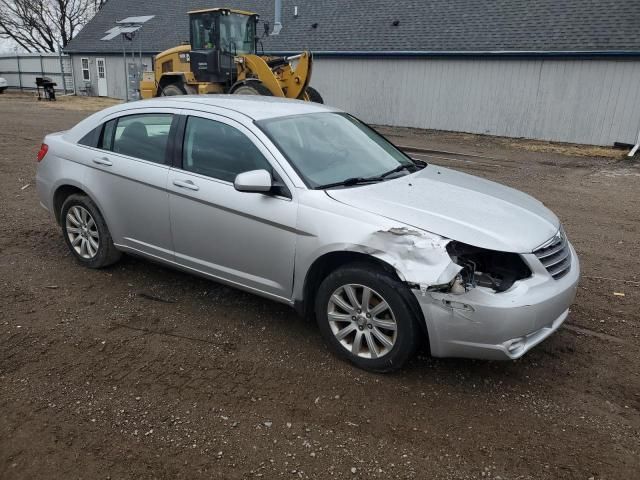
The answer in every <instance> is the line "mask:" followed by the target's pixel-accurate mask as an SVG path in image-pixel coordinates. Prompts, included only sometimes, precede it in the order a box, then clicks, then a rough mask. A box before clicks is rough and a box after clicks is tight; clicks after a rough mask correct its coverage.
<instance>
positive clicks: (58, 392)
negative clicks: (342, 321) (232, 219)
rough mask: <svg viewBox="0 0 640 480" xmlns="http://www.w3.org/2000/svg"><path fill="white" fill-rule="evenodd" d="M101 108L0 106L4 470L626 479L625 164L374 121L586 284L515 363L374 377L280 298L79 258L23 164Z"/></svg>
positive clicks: (634, 239) (631, 198)
mask: <svg viewBox="0 0 640 480" xmlns="http://www.w3.org/2000/svg"><path fill="white" fill-rule="evenodd" d="M74 105H75V106H74ZM92 108H94V109H95V108H100V105H93V106H92V105H90V104H87V103H86V102H83V101H82V99H77V100H75V101H71V100H65V101H64V105H63V104H62V102H61V103H59V104H44V103H38V102H35V101H34V100H33V99H32V98H31V97H29V96H25V97H19V96H16V95H4V96H2V97H0V119H1V121H0V287H1V288H0V412H1V414H0V478H2V479H18V478H21V479H53V478H60V479H75V478H84V479H109V478H111V479H118V478H136V479H144V478H185V479H198V478H224V479H240V478H254V477H262V478H314V479H315V478H334V477H335V478H384V479H387V478H416V479H420V478H430V479H431V478H443V479H447V478H450V479H465V478H494V479H498V478H502V479H565V478H566V479H583V480H587V479H590V478H593V479H632V478H638V472H639V471H640V373H639V372H640V308H639V305H640V213H639V212H640V166H639V165H638V163H637V162H635V163H634V162H631V161H628V160H625V159H622V158H615V154H611V155H610V154H606V156H601V157H589V156H585V154H584V149H582V150H581V148H580V147H571V148H574V149H577V150H578V151H576V150H571V149H569V150H566V149H565V150H563V148H564V147H562V146H551V147H553V148H547V149H544V148H543V149H542V151H535V150H536V148H533V149H532V148H527V145H538V143H539V144H541V145H542V142H538V143H536V142H533V143H526V142H518V141H515V140H512V139H491V138H486V137H479V136H473V135H462V134H447V133H435V132H424V131H418V130H410V129H389V128H381V130H382V131H383V132H384V133H386V134H387V135H390V136H392V138H393V139H394V141H396V142H397V143H398V144H402V145H414V146H422V147H426V148H431V149H438V150H446V151H453V152H466V153H468V154H472V155H481V156H479V157H464V158H450V157H447V156H442V158H440V159H438V158H431V159H430V160H432V161H433V162H434V163H438V164H442V165H446V166H451V167H453V168H456V169H460V170H463V171H466V172H469V173H472V174H476V175H480V176H483V177H486V178H490V179H492V180H497V181H499V182H502V183H505V184H507V185H510V186H513V187H516V188H519V189H521V190H524V191H526V192H528V193H530V194H532V195H534V196H536V197H537V198H539V199H540V200H542V201H544V202H545V204H546V205H548V206H549V207H550V208H551V209H553V210H554V211H555V212H556V213H557V214H558V215H559V216H560V217H561V219H562V222H563V223H564V225H565V228H566V230H567V232H568V235H569V238H570V239H571V241H572V242H573V243H574V245H575V247H576V249H577V251H578V254H579V256H580V259H581V262H582V271H583V279H582V281H581V286H580V288H579V294H578V298H577V300H576V303H575V305H574V307H573V308H572V311H571V314H570V316H569V319H568V321H567V323H566V325H565V326H564V327H563V328H562V329H561V330H560V331H558V332H557V333H556V334H555V335H553V336H552V337H551V338H549V339H548V340H547V341H545V342H544V343H542V344H541V345H539V346H538V347H536V348H535V349H534V350H533V351H531V352H529V354H527V355H526V356H525V357H524V358H522V359H520V360H518V361H515V362H485V361H472V360H457V359H447V360H437V359H432V358H429V357H428V356H427V355H426V354H421V355H419V356H418V357H417V358H415V359H414V360H413V361H412V362H411V363H410V364H409V365H408V366H407V368H405V369H404V370H402V371H401V372H399V373H396V374H392V375H373V374H368V373H365V372H362V371H359V370H356V369H354V368H353V367H351V366H350V365H348V364H346V363H343V362H341V361H339V360H337V359H336V358H335V357H334V356H333V355H332V354H331V353H329V352H328V350H327V349H326V348H325V346H324V344H323V342H322V340H321V338H320V335H319V332H318V329H317V327H316V326H315V325H314V324H312V323H310V322H308V321H305V320H303V319H301V318H299V317H298V316H296V314H295V313H294V312H293V310H290V309H289V308H287V307H285V306H282V305H279V304H276V303H273V302H270V301H268V300H264V299H262V298H259V297H256V296H253V295H250V294H246V293H243V292H240V291H237V290H234V289H231V288H228V287H225V286H221V285H218V284H216V283H213V282H210V281H206V280H203V279H199V278H196V277H192V276H189V275H186V274H183V273H179V272H176V271H172V270H169V269H166V268H163V267H161V266H158V265H155V264H152V263H149V262H147V261H143V260H139V259H135V258H132V257H125V258H124V259H123V260H122V261H121V262H120V263H119V264H117V265H115V266H113V267H112V268H109V269H106V270H100V271H92V270H88V269H84V268H82V267H80V266H79V265H77V264H76V263H75V262H74V260H73V258H72V257H71V256H70V254H69V253H68V252H67V249H66V246H65V244H64V243H63V240H62V237H61V233H60V229H59V228H58V227H57V226H56V225H55V224H54V222H53V220H52V219H51V218H50V217H49V215H48V214H47V213H46V212H45V211H44V210H43V209H42V208H41V207H40V206H39V204H38V200H37V199H36V192H35V188H34V173H35V169H36V161H35V156H36V152H37V150H38V147H39V145H40V142H41V140H42V137H43V136H44V135H45V134H46V133H49V132H52V131H56V130H62V129H66V128H69V127H71V126H72V125H73V124H75V123H76V122H78V121H79V120H81V119H82V118H84V117H85V116H87V115H88V114H89V111H90V110H91V109H92ZM567 148H568V147H567ZM558 152H562V153H558ZM567 152H569V153H574V154H576V155H578V156H570V155H566V153H567ZM620 294H624V296H622V295H620Z"/></svg>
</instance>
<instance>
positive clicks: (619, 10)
mask: <svg viewBox="0 0 640 480" xmlns="http://www.w3.org/2000/svg"><path fill="white" fill-rule="evenodd" d="M282 4H283V12H282V19H283V29H282V31H281V33H280V35H277V36H269V37H268V38H265V39H264V42H263V43H264V48H265V50H266V51H271V52H284V51H299V50H303V49H310V50H312V51H314V52H316V53H317V52H435V53H437V52H441V53H445V52H458V53H465V52H549V51H550V52H622V53H624V52H640V29H639V28H638V24H639V23H640V0H625V1H620V0H562V1H559V0H510V1H507V0H493V1H479V0H424V1H421V0H386V1H385V0H349V1H346V0H344V1H343V0H282ZM294 6H297V7H298V16H297V17H294ZM211 7H229V8H237V9H241V10H250V11H254V12H256V13H258V14H260V16H261V18H262V19H264V20H267V21H269V22H270V23H271V24H273V9H274V1H273V0H262V1H261V0H228V3H224V0H221V1H219V2H216V3H214V2H212V1H209V2H207V1H205V0H195V1H194V0H155V1H146V2H132V1H130V0H109V1H108V2H107V4H106V5H105V6H104V7H103V9H102V10H101V11H100V12H99V13H98V14H97V15H96V16H95V17H94V18H93V20H91V21H90V22H89V23H88V24H87V25H86V26H85V27H84V29H83V30H82V31H81V32H80V33H79V34H78V35H77V36H76V37H75V38H74V39H73V40H72V41H71V43H70V44H69V45H68V46H67V48H66V51H67V52H96V53H97V52H105V53H106V52H118V51H120V49H121V48H122V44H121V40H119V39H116V40H114V41H112V42H102V41H100V38H102V37H103V36H104V32H106V31H107V30H108V29H110V28H111V27H113V26H114V24H115V22H116V20H121V19H123V18H125V17H129V16H138V15H155V18H153V19H152V20H151V21H150V22H148V23H147V24H145V26H144V27H143V28H142V30H141V32H142V33H141V37H140V38H139V39H138V40H136V42H135V45H136V49H138V48H140V46H141V47H142V50H143V51H144V52H153V53H156V52H160V51H162V50H165V49H167V48H170V47H172V46H175V45H178V44H180V43H182V42H188V40H189V26H188V21H187V11H189V10H195V9H199V8H211ZM394 22H397V26H394V25H393V24H394ZM314 25H315V28H314ZM259 31H260V32H261V31H262V30H261V29H260V30H259ZM139 41H140V42H141V45H140V44H139Z"/></svg>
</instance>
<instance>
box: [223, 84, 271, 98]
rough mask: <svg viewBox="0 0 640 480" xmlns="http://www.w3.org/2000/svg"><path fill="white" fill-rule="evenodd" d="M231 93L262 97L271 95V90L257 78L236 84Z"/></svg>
mask: <svg viewBox="0 0 640 480" xmlns="http://www.w3.org/2000/svg"><path fill="white" fill-rule="evenodd" d="M232 93H233V94H234V95H262V96H263V97H273V93H271V90H269V89H268V88H267V87H265V86H264V83H262V82H260V81H258V80H250V81H248V82H245V83H243V84H241V85H239V86H237V87H236V88H235V89H234V90H233V92H232Z"/></svg>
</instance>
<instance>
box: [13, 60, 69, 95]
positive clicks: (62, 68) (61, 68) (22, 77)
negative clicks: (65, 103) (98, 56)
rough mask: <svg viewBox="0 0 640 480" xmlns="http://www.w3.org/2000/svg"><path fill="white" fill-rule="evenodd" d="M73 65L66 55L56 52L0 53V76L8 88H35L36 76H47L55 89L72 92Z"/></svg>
mask: <svg viewBox="0 0 640 480" xmlns="http://www.w3.org/2000/svg"><path fill="white" fill-rule="evenodd" d="M72 69H73V66H72V63H71V59H70V58H69V56H68V55H59V54H57V53H20V54H9V55H0V77H3V78H4V79H6V80H7V83H8V84H9V88H17V89H20V90H35V88H36V77H49V78H50V79H51V80H52V81H54V82H55V83H57V84H58V85H57V86H56V90H60V91H62V92H64V93H67V92H74V91H75V85H74V80H73V70H72Z"/></svg>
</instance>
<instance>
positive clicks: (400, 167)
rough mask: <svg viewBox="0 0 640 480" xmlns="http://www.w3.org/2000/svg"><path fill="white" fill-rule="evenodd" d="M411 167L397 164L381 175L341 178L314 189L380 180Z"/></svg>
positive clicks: (348, 185)
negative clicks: (338, 180)
mask: <svg viewBox="0 0 640 480" xmlns="http://www.w3.org/2000/svg"><path fill="white" fill-rule="evenodd" d="M411 167H412V165H398V166H397V167H396V168H394V169H393V170H389V171H388V172H384V173H383V174H381V175H376V176H375V177H351V178H347V179H346V180H342V181H340V182H335V183H328V184H326V185H320V186H318V187H316V190H324V189H325V188H332V187H350V186H353V185H362V184H364V183H375V182H382V181H383V180H384V179H385V178H386V177H388V176H389V175H393V174H394V173H398V172H401V171H402V170H409V169H410V168H411Z"/></svg>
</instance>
